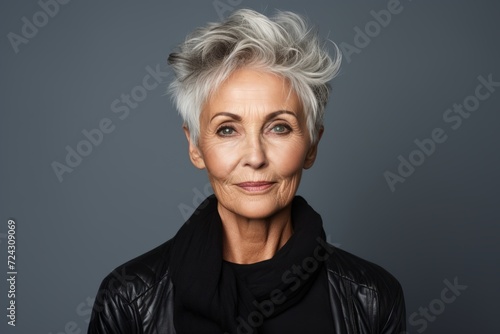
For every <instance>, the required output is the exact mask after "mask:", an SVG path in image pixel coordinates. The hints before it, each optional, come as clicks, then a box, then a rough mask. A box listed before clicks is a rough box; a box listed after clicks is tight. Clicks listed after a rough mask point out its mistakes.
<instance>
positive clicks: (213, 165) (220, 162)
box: [201, 142, 238, 180]
mask: <svg viewBox="0 0 500 334" xmlns="http://www.w3.org/2000/svg"><path fill="white" fill-rule="evenodd" d="M232 146H234V145H228V144H220V143H218V144H213V143H210V142H207V143H205V144H204V145H203V146H202V149H201V152H202V154H203V160H204V162H205V166H206V169H207V172H208V174H209V177H211V178H213V179H215V180H222V179H226V178H227V177H228V175H229V174H230V173H231V171H232V170H233V169H234V167H235V166H236V164H237V162H238V159H237V155H236V154H234V153H235V151H234V147H232Z"/></svg>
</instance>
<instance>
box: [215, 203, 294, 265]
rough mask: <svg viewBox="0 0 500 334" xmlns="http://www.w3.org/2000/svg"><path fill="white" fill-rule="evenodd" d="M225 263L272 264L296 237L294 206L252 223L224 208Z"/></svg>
mask: <svg viewBox="0 0 500 334" xmlns="http://www.w3.org/2000/svg"><path fill="white" fill-rule="evenodd" d="M218 211H219V215H220V217H221V220H222V230H223V241H222V257H223V258H224V260H226V261H229V262H233V263H239V264H251V263H256V262H260V261H264V260H269V259H270V258H272V257H273V256H274V254H276V252H277V251H278V250H279V249H280V248H281V247H282V246H283V245H284V244H285V243H286V242H287V241H288V239H290V237H291V236H292V233H293V228H292V221H291V205H289V206H288V207H286V208H284V209H283V210H281V211H280V212H278V213H276V214H275V215H273V216H272V217H266V218H262V219H251V218H247V217H242V216H239V215H237V214H235V213H233V212H230V211H228V210H227V209H225V208H224V207H222V206H221V205H220V204H219V205H218Z"/></svg>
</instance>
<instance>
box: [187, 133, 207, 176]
mask: <svg viewBox="0 0 500 334" xmlns="http://www.w3.org/2000/svg"><path fill="white" fill-rule="evenodd" d="M182 129H183V130H184V134H185V135H186V139H187V141H188V144H189V158H190V159H191V162H192V163H193V165H194V166H195V167H196V168H198V169H204V168H205V161H204V160H203V155H202V154H201V151H200V149H199V148H198V146H197V145H196V143H193V141H192V140H191V135H190V132H189V129H188V128H187V126H183V127H182Z"/></svg>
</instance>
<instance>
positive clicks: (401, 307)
mask: <svg viewBox="0 0 500 334" xmlns="http://www.w3.org/2000/svg"><path fill="white" fill-rule="evenodd" d="M392 291H393V292H394V293H393V294H391V297H392V298H391V299H392V307H390V308H388V312H387V315H386V318H387V321H386V323H385V325H384V327H383V329H382V331H381V334H400V333H406V307H405V300H404V295H403V289H402V288H401V285H400V284H399V282H397V281H396V280H394V282H393V288H392Z"/></svg>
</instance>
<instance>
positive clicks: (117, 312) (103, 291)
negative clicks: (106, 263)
mask: <svg viewBox="0 0 500 334" xmlns="http://www.w3.org/2000/svg"><path fill="white" fill-rule="evenodd" d="M140 323H141V321H140V314H139V312H138V310H137V305H136V304H135V303H134V302H131V301H129V300H127V298H126V296H125V295H124V294H123V287H122V286H120V283H119V282H118V281H117V280H116V279H114V278H113V277H112V276H111V275H110V276H108V277H106V278H105V279H104V281H103V282H102V284H101V286H100V288H99V291H98V293H97V297H96V300H95V302H94V307H93V309H92V316H91V318H90V324H89V328H88V332H87V333H88V334H104V333H110V334H111V333H113V334H116V333H121V334H143V331H142V328H141V326H140Z"/></svg>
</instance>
